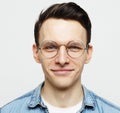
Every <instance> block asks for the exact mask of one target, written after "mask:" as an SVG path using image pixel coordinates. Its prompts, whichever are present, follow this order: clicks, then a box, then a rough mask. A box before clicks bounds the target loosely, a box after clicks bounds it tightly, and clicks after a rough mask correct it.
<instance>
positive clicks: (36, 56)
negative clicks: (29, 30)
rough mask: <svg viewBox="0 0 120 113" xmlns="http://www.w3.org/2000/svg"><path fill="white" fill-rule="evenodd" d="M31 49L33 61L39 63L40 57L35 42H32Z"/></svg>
mask: <svg viewBox="0 0 120 113" xmlns="http://www.w3.org/2000/svg"><path fill="white" fill-rule="evenodd" d="M32 51H33V57H34V59H35V61H36V62H37V63H41V62H40V57H39V50H38V48H37V46H36V44H33V46H32Z"/></svg>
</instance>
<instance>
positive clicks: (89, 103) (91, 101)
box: [82, 86, 96, 109]
mask: <svg viewBox="0 0 120 113" xmlns="http://www.w3.org/2000/svg"><path fill="white" fill-rule="evenodd" d="M83 93H84V98H83V104H82V108H85V107H88V108H92V109H94V108H95V103H96V101H95V97H94V93H93V92H91V91H89V90H88V89H87V88H86V87H85V86H83Z"/></svg>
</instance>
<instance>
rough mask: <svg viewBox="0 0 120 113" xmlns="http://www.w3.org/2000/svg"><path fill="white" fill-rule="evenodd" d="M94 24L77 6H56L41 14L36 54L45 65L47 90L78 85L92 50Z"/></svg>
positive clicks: (36, 26) (35, 56)
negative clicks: (92, 26)
mask: <svg viewBox="0 0 120 113" xmlns="http://www.w3.org/2000/svg"><path fill="white" fill-rule="evenodd" d="M90 37H91V23H90V20H89V18H88V15H87V14H86V12H85V11H84V10H83V9H81V8H80V7H79V6H78V5H76V4H74V3H62V4H56V5H53V6H51V7H50V8H48V9H47V10H46V11H45V12H42V13H41V14H40V17H39V19H38V21H37V22H36V24H35V41H36V44H34V45H33V54H34V58H35V60H36V62H38V63H40V64H41V65H42V68H43V71H44V74H45V83H46V84H47V87H56V88H62V89H63V88H69V87H72V86H76V84H77V85H78V84H79V83H80V82H81V81H80V80H81V79H80V78H81V73H82V70H83V67H84V64H86V63H88V62H89V60H90V58H91V54H92V46H91V45H89V46H88V44H89V42H90Z"/></svg>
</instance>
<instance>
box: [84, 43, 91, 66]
mask: <svg viewBox="0 0 120 113" xmlns="http://www.w3.org/2000/svg"><path fill="white" fill-rule="evenodd" d="M92 52H93V46H92V45H89V46H88V49H87V53H86V54H87V56H86V60H85V64H87V63H89V62H90V60H91V57H92Z"/></svg>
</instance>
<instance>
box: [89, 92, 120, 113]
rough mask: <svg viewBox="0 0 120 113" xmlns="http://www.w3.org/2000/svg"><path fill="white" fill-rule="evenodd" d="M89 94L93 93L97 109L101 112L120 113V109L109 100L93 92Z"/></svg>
mask: <svg viewBox="0 0 120 113" xmlns="http://www.w3.org/2000/svg"><path fill="white" fill-rule="evenodd" d="M89 92H90V93H91V95H93V98H94V102H95V107H96V108H97V109H100V110H101V111H103V113H108V112H109V113H120V107H118V106H117V105H115V104H113V103H111V102H110V101H108V100H107V99H105V98H102V97H100V96H98V95H97V94H95V93H93V92H92V91H89Z"/></svg>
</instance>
